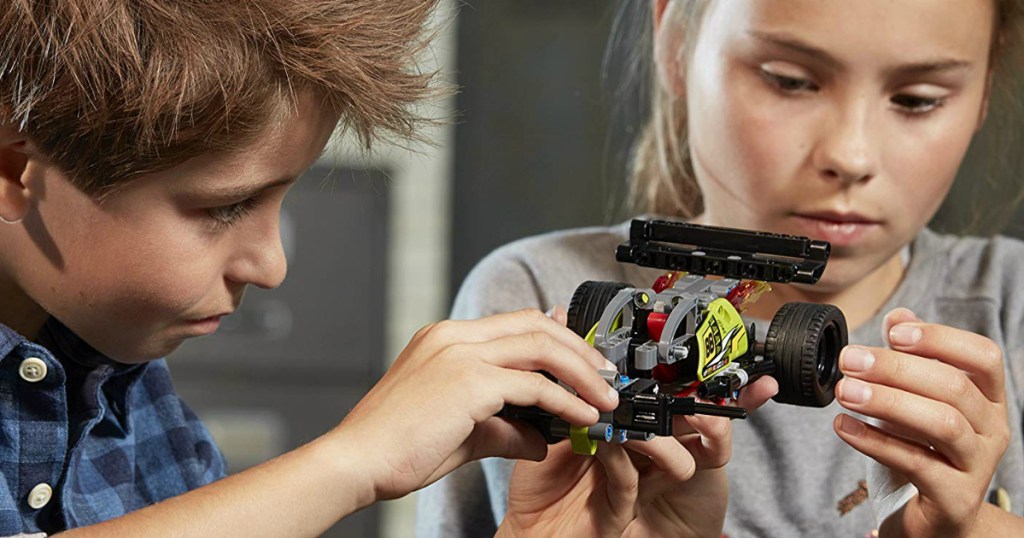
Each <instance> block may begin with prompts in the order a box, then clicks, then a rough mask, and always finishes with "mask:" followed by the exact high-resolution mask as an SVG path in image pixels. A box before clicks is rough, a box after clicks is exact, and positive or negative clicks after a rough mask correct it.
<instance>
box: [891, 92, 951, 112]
mask: <svg viewBox="0 0 1024 538" xmlns="http://www.w3.org/2000/svg"><path fill="white" fill-rule="evenodd" d="M890 101H891V102H892V104H894V105H896V107H897V108H899V109H900V110H901V111H903V112H906V113H909V114H923V113H925V112H931V111H932V110H935V109H936V108H939V107H941V106H942V105H943V104H944V101H943V100H942V99H940V98H936V97H920V96H917V95H908V94H901V95H895V96H893V97H892V99H890Z"/></svg>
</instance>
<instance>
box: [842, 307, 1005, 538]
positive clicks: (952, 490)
mask: <svg viewBox="0 0 1024 538" xmlns="http://www.w3.org/2000/svg"><path fill="white" fill-rule="evenodd" d="M882 329H883V332H884V336H885V339H886V340H887V341H888V342H889V343H890V346H891V348H892V349H883V348H867V347H860V346H848V347H847V348H846V349H844V350H843V352H842V354H841V356H840V362H839V364H840V367H841V368H842V370H843V373H844V374H845V375H846V377H845V378H844V379H843V380H842V381H840V383H839V386H838V387H837V390H836V396H837V398H838V399H839V402H840V404H842V405H843V407H846V408H847V409H849V410H851V411H855V412H857V413H861V414H863V415H866V416H868V417H872V418H875V419H878V420H880V421H882V422H881V427H875V426H872V425H869V424H865V423H864V422H862V421H860V420H857V419H855V418H853V417H850V416H848V415H845V414H841V415H839V416H838V417H837V418H836V421H835V429H836V432H837V433H838V434H839V436H840V437H841V438H842V439H843V440H844V441H846V442H847V443H849V444H850V445H851V446H853V447H854V448H855V449H857V450H859V451H860V452H862V453H864V454H865V455H867V456H870V457H871V458H874V459H875V460H877V461H878V462H879V463H881V464H883V465H885V466H887V467H889V468H890V469H893V470H895V471H896V472H898V473H900V474H902V475H903V476H904V477H906V479H907V480H908V481H909V482H911V483H913V484H914V486H916V487H917V490H918V494H917V496H915V497H914V498H912V499H911V500H910V501H909V502H908V503H907V504H906V505H904V506H903V508H901V509H900V510H898V511H897V512H895V513H894V514H892V515H891V516H890V517H888V518H887V519H886V520H885V521H884V522H883V524H882V527H881V531H882V533H883V535H900V536H902V535H906V536H938V535H943V536H968V535H971V534H973V533H974V532H975V531H978V530H980V528H978V526H977V525H976V524H977V523H978V521H979V515H980V514H981V512H982V511H985V510H987V509H983V504H984V501H985V496H986V493H987V490H988V487H989V483H990V481H991V480H992V476H993V474H994V473H995V469H996V465H997V464H998V463H999V460H1000V458H1002V456H1003V452H1005V451H1006V447H1007V445H1008V444H1009V439H1010V432H1009V426H1008V423H1007V409H1006V389H1005V381H1004V374H1003V357H1002V353H1001V352H1000V350H999V347H998V346H997V345H996V344H995V343H994V342H992V341H991V340H989V339H988V338H985V337H983V336H979V335H977V334H973V333H970V332H966V331H962V330H958V329H954V328H951V327H947V326H943V325H936V324H930V323H924V322H922V321H921V320H920V319H918V318H917V316H915V315H914V314H913V313H912V312H911V311H909V310H907V309H896V310H894V311H892V312H890V313H889V314H888V315H887V316H886V321H885V322H884V324H883V328H882ZM982 519H984V518H982Z"/></svg>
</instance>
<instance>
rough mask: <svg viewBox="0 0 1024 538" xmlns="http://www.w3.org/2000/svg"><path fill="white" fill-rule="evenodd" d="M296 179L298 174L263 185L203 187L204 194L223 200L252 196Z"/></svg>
mask: <svg viewBox="0 0 1024 538" xmlns="http://www.w3.org/2000/svg"><path fill="white" fill-rule="evenodd" d="M296 179H298V177H297V176H286V177H282V178H278V179H275V180H274V181H271V182H269V183H264V184H262V185H228V186H226V187H220V188H218V187H213V188H209V189H203V191H202V194H203V196H208V197H210V198H217V199H223V200H234V199H240V198H251V197H253V196H257V195H259V194H261V193H263V192H266V191H268V190H270V189H273V188H276V187H281V186H284V185H288V184H290V183H294V182H295V180H296Z"/></svg>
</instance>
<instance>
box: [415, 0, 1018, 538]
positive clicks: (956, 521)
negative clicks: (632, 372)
mask: <svg viewBox="0 0 1024 538" xmlns="http://www.w3.org/2000/svg"><path fill="white" fill-rule="evenodd" d="M652 5H653V17H651V19H652V21H653V30H654V32H653V35H654V40H653V46H652V47H651V49H652V50H653V54H654V65H655V67H656V69H655V70H654V78H655V85H654V86H655V90H654V95H653V100H652V106H651V116H650V119H649V122H648V126H647V129H646V131H645V132H644V134H643V135H642V136H641V137H640V139H639V140H638V143H637V146H636V151H635V155H634V158H635V163H634V164H635V166H634V175H633V178H632V181H633V189H634V193H635V194H636V195H637V200H638V201H639V202H640V203H641V207H642V208H643V209H644V210H645V211H646V212H648V213H652V214H656V215H660V216H661V217H669V218H679V219H686V220H691V221H693V222H697V223H701V224H710V225H719V226H730V227H738V228H748V229H757V230H764V231H771V232H781V233H790V234H796V235H805V236H810V237H813V238H816V239H824V240H827V241H829V242H831V244H832V257H831V259H830V261H829V266H828V269H827V271H826V272H825V275H824V277H823V278H822V280H821V281H820V282H819V283H818V284H816V285H814V286H813V287H808V286H800V285H787V286H781V285H780V286H775V291H774V292H772V293H771V294H767V295H766V296H764V297H762V298H761V299H760V301H759V302H758V303H756V304H755V305H754V307H753V308H751V309H750V310H748V311H747V314H748V315H749V317H750V318H751V321H755V322H756V325H757V327H759V328H760V329H761V330H764V329H765V328H767V325H768V320H770V319H771V318H772V316H773V314H774V312H775V311H776V310H777V309H778V308H779V307H780V306H781V305H782V304H783V303H785V302H790V301H810V302H822V303H831V304H835V305H837V306H839V307H840V308H842V310H843V311H844V312H845V314H846V318H847V320H848V322H849V324H850V328H851V335H850V340H851V342H852V344H853V345H851V346H849V347H847V348H846V349H845V350H844V351H843V353H842V356H841V358H840V367H841V368H842V369H843V372H844V373H845V375H846V377H845V379H844V380H843V381H842V382H841V383H840V384H839V386H838V388H837V401H836V403H834V404H833V405H832V406H831V407H829V408H827V409H807V408H796V407H789V406H767V407H766V408H764V409H762V410H759V411H758V412H757V413H755V414H754V415H753V416H752V417H751V418H750V419H748V420H747V421H744V422H737V423H736V424H735V425H734V426H735V431H734V435H733V439H734V443H733V456H732V463H731V465H729V467H728V478H729V488H728V494H729V495H730V497H729V507H730V508H729V511H728V513H727V515H726V519H725V525H724V530H725V532H726V533H727V534H728V535H730V536H733V537H736V536H750V535H756V536H764V535H772V536H799V535H813V536H820V535H843V536H852V535H865V534H866V533H870V532H871V531H872V530H873V529H880V531H881V533H882V534H884V535H913V536H932V535H939V534H942V535H955V536H964V535H971V534H986V535H992V534H997V535H1009V534H1021V533H1024V530H1022V529H1024V521H1022V520H1021V518H1020V517H1019V516H1020V514H1021V507H1022V501H1024V446H1022V442H1021V438H1022V434H1021V429H1022V422H1021V406H1022V402H1024V392H1022V390H1021V389H1020V384H1021V383H1022V382H1024V356H1022V355H1024V349H1022V345H1024V339H1022V338H1021V336H1020V328H1021V327H1022V322H1024V299H1022V298H1021V296H1020V293H1019V290H1020V289H1021V286H1022V285H1024V281H1022V278H1021V277H1020V276H1019V274H1018V271H1017V270H1016V268H1017V267H1019V265H1020V263H1021V261H1024V245H1022V244H1021V243H1020V242H1018V241H1015V240H1011V239H1007V238H1003V237H996V238H993V239H988V240H982V239H974V238H957V237H952V236H944V235H939V234H937V233H935V232H932V231H930V230H928V229H927V228H925V225H926V224H927V223H928V222H929V221H930V219H931V218H932V216H933V215H934V214H935V212H936V210H937V209H938V208H939V206H940V204H941V203H942V201H943V199H944V198H945V196H946V194H947V193H948V191H949V189H950V186H951V184H952V182H953V178H954V177H955V175H956V172H957V169H958V168H959V166H960V164H961V161H962V160H963V157H964V155H965V153H966V151H967V148H968V145H969V144H970V142H971V140H972V138H973V136H974V134H975V133H976V132H977V131H978V129H979V128H980V127H981V126H982V124H983V123H984V121H985V119H986V116H987V115H988V111H989V108H990V106H989V103H990V101H992V103H993V104H992V106H993V107H1001V106H1006V103H1003V102H1002V101H998V100H997V98H998V97H1000V96H1001V93H1000V91H1001V89H1003V88H1005V87H1006V85H1007V84H1009V82H1010V80H1011V78H1010V76H1011V74H1010V73H1009V71H1010V68H1011V67H1012V66H1013V65H1015V64H1018V63H1019V59H1018V58H1016V57H1015V56H1014V55H1015V54H1019V53H1020V47H1021V42H1020V36H1021V35H1022V33H1024V29H1022V25H1024V17H1022V10H1024V8H1022V6H1021V3H1020V2H1019V0H900V1H899V2H890V1H884V0H861V1H858V2H846V1H843V0H730V1H729V2H708V1H701V0H654V1H653V2H652ZM994 111H995V112H997V113H995V114H993V115H994V116H999V117H1005V116H1006V115H1007V112H1008V111H1006V110H1001V109H995V110H994ZM626 230H627V227H626V226H617V227H613V228H604V229H585V230H576V231H571V232H564V233H558V234H552V235H548V236H543V237H539V238H534V239H528V240H525V241H522V242H518V243H516V244H513V245H510V246H508V247H505V248H503V249H501V250H499V251H497V252H495V253H494V254H492V255H491V256H490V257H488V258H487V259H486V260H484V261H483V262H482V263H481V264H480V266H479V267H477V268H476V270H475V271H474V272H473V274H471V276H470V277H469V278H468V280H467V281H466V283H465V285H464V287H463V289H462V291H461V292H460V294H459V296H458V298H457V300H456V304H455V308H454V315H455V316H456V317H475V316H479V315H483V314H489V313H494V312H498V311H503V310H509V309H514V308H519V307H523V306H534V307H542V308H547V307H549V306H550V305H551V304H554V303H559V302H565V301H566V300H567V299H568V297H569V296H570V295H571V293H572V291H573V289H574V288H575V287H576V286H577V285H578V284H579V283H580V282H582V281H584V280H620V281H626V282H631V283H633V284H634V285H638V286H639V285H650V284H651V283H652V282H653V281H654V279H655V278H656V277H657V275H658V271H652V270H645V269H641V268H637V267H634V266H627V265H619V264H616V263H615V262H614V261H613V258H612V254H611V253H612V252H613V248H614V246H615V245H616V244H618V243H620V242H622V241H623V240H625V236H626ZM495 290H498V291H497V292H495ZM900 307H902V308H900ZM510 470H511V465H510V464H509V463H507V462H503V461H494V460H491V461H487V462H485V463H484V464H482V465H474V466H470V467H466V468H464V469H462V470H460V472H459V473H458V474H457V475H456V476H452V477H449V478H447V479H445V480H444V481H443V482H442V483H439V484H437V485H436V486H435V487H433V488H432V489H430V490H429V491H428V492H427V493H425V494H424V495H423V496H422V501H421V508H425V509H424V510H423V511H421V514H440V513H445V514H446V515H445V516H444V517H433V518H431V517H421V521H420V526H419V530H420V531H421V533H423V534H438V533H442V531H443V533H444V534H450V533H453V532H456V533H463V534H478V533H480V534H483V533H488V532H490V531H493V530H494V527H493V524H490V522H491V521H495V520H500V519H501V517H502V515H503V514H504V512H505V508H506V501H505V494H504V491H505V488H506V487H507V481H508V477H509V472H510ZM521 474H522V473H520V475H521ZM700 484H701V481H698V480H694V481H691V482H689V483H687V484H686V485H684V486H683V487H684V488H690V487H696V486H697V485H700ZM693 494H694V495H697V494H698V492H697V491H694V492H693ZM724 494H725V492H724V488H720V489H718V490H716V495H724ZM869 496H870V502H861V501H862V500H863V499H864V498H866V497H869ZM710 497H714V495H711V496H710ZM513 500H514V501H516V502H518V500H517V499H513ZM439 504H443V505H445V507H446V509H447V510H448V511H447V512H442V511H441V510H437V509H436V506H437V505H439ZM721 506H724V504H722V505H721ZM701 509H702V510H714V509H715V505H714V504H713V503H710V502H709V503H707V504H706V505H704V506H703V507H701ZM713 513H714V512H712V513H711V514H712V515H713ZM691 515H692V514H691ZM1014 531H1016V532H1014Z"/></svg>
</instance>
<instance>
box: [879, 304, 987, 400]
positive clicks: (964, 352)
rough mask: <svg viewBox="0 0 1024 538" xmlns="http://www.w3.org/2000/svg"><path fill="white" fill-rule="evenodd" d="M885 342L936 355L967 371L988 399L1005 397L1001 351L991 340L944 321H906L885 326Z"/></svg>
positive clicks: (905, 349) (924, 354)
mask: <svg viewBox="0 0 1024 538" xmlns="http://www.w3.org/2000/svg"><path fill="white" fill-rule="evenodd" d="M889 342H890V344H891V345H892V348H893V349H894V350H897V351H902V352H905V353H911V354H914V355H919V356H922V357H927V358H931V359H937V360H940V361H942V362H944V363H946V364H949V365H951V366H953V367H955V368H959V369H961V370H963V371H965V372H968V373H969V374H971V380H972V381H974V384H976V385H977V386H978V388H979V389H981V392H982V393H983V394H984V395H985V397H986V398H988V399H989V401H991V402H993V403H1003V402H1005V401H1006V386H1005V378H1004V374H1003V353H1002V350H1001V349H999V346H998V345H996V343H995V342H993V341H992V340H990V339H988V338H986V337H984V336H981V335H980V334H975V333H972V332H970V331H964V330H961V329H955V328H953V327H949V326H946V325H938V324H933V323H917V322H907V323H900V324H897V325H894V326H893V327H892V328H891V329H889Z"/></svg>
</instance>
